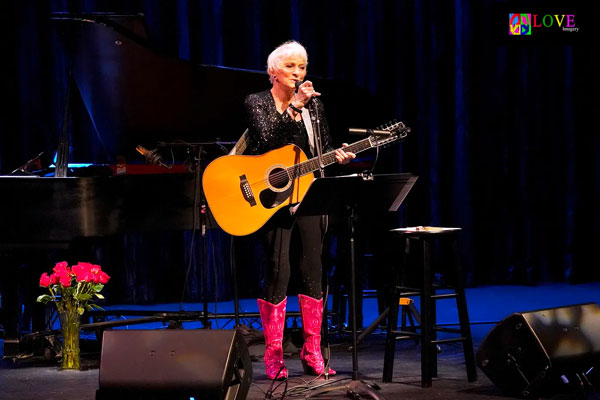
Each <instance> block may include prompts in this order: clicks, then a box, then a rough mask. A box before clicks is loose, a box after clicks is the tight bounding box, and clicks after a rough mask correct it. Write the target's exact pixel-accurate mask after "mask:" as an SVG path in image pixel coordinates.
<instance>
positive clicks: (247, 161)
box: [202, 144, 314, 236]
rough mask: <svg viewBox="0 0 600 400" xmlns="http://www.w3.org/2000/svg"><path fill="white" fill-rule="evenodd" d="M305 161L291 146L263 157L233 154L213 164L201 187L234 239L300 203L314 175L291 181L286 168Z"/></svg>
mask: <svg viewBox="0 0 600 400" xmlns="http://www.w3.org/2000/svg"><path fill="white" fill-rule="evenodd" d="M306 160H307V157H306V155H305V154H304V152H303V151H302V150H301V149H300V148H299V147H298V146H295V145H293V144H290V145H287V146H284V147H281V148H279V149H276V150H272V151H270V152H268V153H265V154H263V155H260V156H239V155H230V156H223V157H220V158H217V159H216V160H214V161H213V162H211V163H210V164H209V165H208V166H207V167H206V169H205V170H204V175H203V176H202V187H203V189H204V195H205V196H206V200H207V202H208V205H209V207H210V210H211V212H212V214H213V216H214V218H215V220H216V221H217V223H218V224H219V226H220V227H221V228H222V229H223V230H224V231H225V232H227V233H229V234H231V235H234V236H244V235H249V234H251V233H254V232H256V231H257V230H259V229H260V228H261V227H262V226H263V225H264V224H265V223H266V222H267V221H268V220H269V219H270V218H271V217H272V216H273V215H274V214H275V213H276V212H277V211H278V210H279V209H280V208H282V207H285V206H289V205H291V204H295V203H299V202H300V201H301V200H302V199H303V198H304V195H305V194H306V192H307V191H308V188H309V187H310V185H311V183H312V181H313V180H314V175H313V174H312V173H309V174H307V175H304V176H301V177H299V178H296V179H294V180H291V179H290V178H289V176H288V173H287V172H286V168H288V167H291V166H293V165H295V164H298V163H301V162H303V161H306Z"/></svg>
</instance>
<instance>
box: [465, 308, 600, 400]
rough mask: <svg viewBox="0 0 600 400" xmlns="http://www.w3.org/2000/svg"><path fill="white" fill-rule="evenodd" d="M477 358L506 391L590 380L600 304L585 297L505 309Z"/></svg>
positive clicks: (532, 391) (599, 350) (597, 353)
mask: <svg viewBox="0 0 600 400" xmlns="http://www.w3.org/2000/svg"><path fill="white" fill-rule="evenodd" d="M476 359H477V365H478V366H479V368H481V370H482V371H483V372H484V373H485V374H486V375H487V377H488V378H490V380H491V381H492V382H493V383H494V384H495V385H496V386H497V387H498V388H499V389H501V390H502V391H504V392H505V393H508V394H517V395H521V396H524V397H529V396H532V395H538V394H543V393H546V392H557V391H563V390H570V389H569V386H571V387H572V386H573V383H574V382H576V386H581V385H582V384H583V385H591V383H590V379H589V377H588V375H587V373H589V372H590V371H591V370H593V369H594V367H600V365H598V362H599V361H600V308H599V307H598V305H597V304H595V303H588V304H578V305H572V306H564V307H556V308H550V309H546V310H537V311H529V312H520V313H515V314H512V315H509V316H508V317H506V318H505V319H503V320H502V321H500V322H499V323H498V325H496V326H495V327H494V328H493V329H492V330H491V331H490V332H489V333H488V335H487V336H486V337H485V338H484V339H483V342H482V343H481V346H480V347H479V349H478V351H477V356H476ZM586 381H587V382H586Z"/></svg>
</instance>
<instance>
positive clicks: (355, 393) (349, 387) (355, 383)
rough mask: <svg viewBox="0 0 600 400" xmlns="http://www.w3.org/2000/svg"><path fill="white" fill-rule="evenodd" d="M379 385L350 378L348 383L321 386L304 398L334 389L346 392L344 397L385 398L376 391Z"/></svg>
mask: <svg viewBox="0 0 600 400" xmlns="http://www.w3.org/2000/svg"><path fill="white" fill-rule="evenodd" d="M379 389H380V387H379V386H378V385H377V384H375V383H367V382H365V381H362V380H352V381H350V383H346V384H344V383H339V384H336V385H331V386H327V387H322V388H321V389H318V390H317V391H315V392H313V393H311V394H309V395H308V396H306V397H305V398H306V399H310V398H313V397H317V396H319V395H321V394H323V393H329V392H333V391H336V390H342V391H345V392H346V397H348V398H349V399H361V398H363V396H369V398H371V399H374V400H385V397H384V396H383V395H382V394H381V393H378V392H377V390H379Z"/></svg>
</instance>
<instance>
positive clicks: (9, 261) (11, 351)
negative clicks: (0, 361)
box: [0, 256, 46, 357]
mask: <svg viewBox="0 0 600 400" xmlns="http://www.w3.org/2000/svg"><path fill="white" fill-rule="evenodd" d="M45 263H46V261H45V259H44V262H43V263H42V262H40V260H35V261H34V260H31V264H24V263H22V262H19V261H17V260H16V259H15V258H14V257H10V256H8V257H7V256H4V257H2V258H1V261H0V266H1V269H2V274H3V275H2V279H1V280H0V294H1V295H2V302H1V309H0V324H1V325H2V326H3V328H4V356H5V357H12V356H16V355H18V354H20V348H19V339H20V338H21V336H22V335H23V334H24V333H27V332H31V331H41V330H44V329H45V316H44V306H43V305H42V304H41V303H36V298H37V296H38V295H39V294H41V293H42V291H41V289H40V290H38V289H39V288H38V283H39V275H40V274H41V272H40V273H38V272H39V270H40V268H37V267H36V266H39V265H44V264H45Z"/></svg>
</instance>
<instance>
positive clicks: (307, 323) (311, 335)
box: [298, 294, 335, 375]
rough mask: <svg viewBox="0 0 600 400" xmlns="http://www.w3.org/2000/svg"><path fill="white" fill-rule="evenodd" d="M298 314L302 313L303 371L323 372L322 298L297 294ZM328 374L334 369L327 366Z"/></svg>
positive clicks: (319, 373) (331, 373) (312, 373)
mask: <svg viewBox="0 0 600 400" xmlns="http://www.w3.org/2000/svg"><path fill="white" fill-rule="evenodd" d="M298 302H299V303H300V314H301V315H302V332H303V336H304V346H302V351H301V352H300V360H302V366H303V367H304V373H305V374H309V375H321V374H324V373H325V362H324V361H323V356H322V355H321V322H322V321H323V299H320V300H317V299H313V298H312V297H309V296H304V295H302V294H299V295H298ZM329 375H335V371H334V370H333V369H332V368H329Z"/></svg>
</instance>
